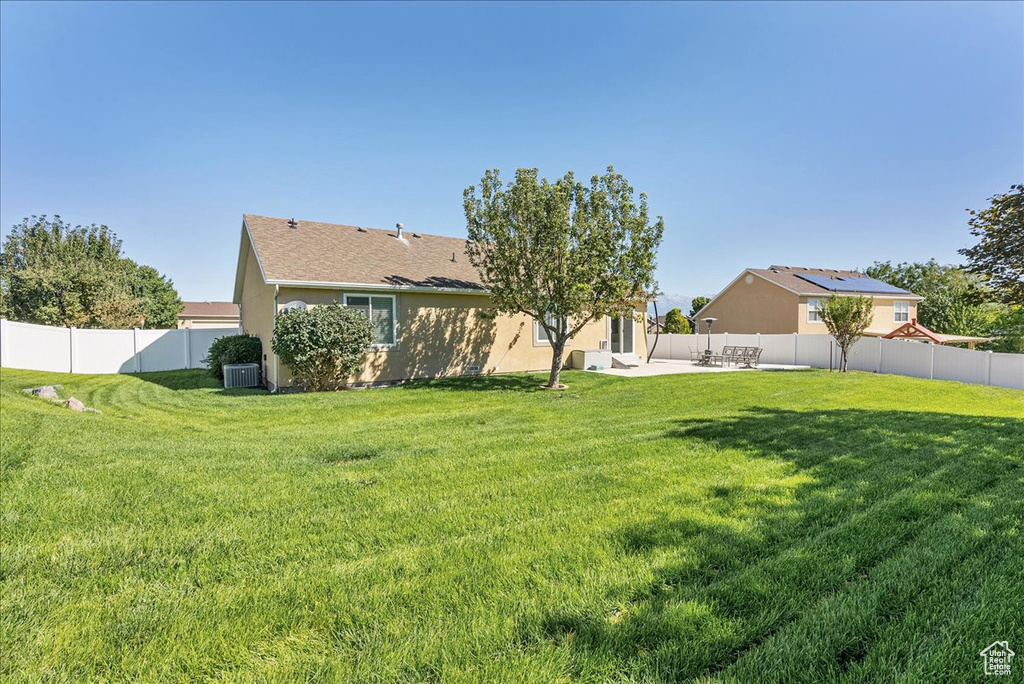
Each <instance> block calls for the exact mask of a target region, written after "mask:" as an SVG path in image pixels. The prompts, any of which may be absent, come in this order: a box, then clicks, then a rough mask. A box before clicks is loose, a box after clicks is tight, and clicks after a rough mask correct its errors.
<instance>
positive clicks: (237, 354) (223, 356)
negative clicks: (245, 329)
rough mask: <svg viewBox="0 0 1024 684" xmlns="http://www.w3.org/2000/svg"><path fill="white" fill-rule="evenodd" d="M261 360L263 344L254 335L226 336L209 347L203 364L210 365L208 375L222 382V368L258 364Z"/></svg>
mask: <svg viewBox="0 0 1024 684" xmlns="http://www.w3.org/2000/svg"><path fill="white" fill-rule="evenodd" d="M262 360H263V343H262V342H260V338H259V337H256V336H255V335H228V336H227V337H220V338H217V339H216V340H214V341H213V344H211V345H210V351H209V352H207V356H206V358H205V359H203V363H207V364H209V365H210V374H211V375H213V376H214V377H215V378H217V379H218V380H224V366H225V365H226V364H231V363H256V364H258V363H260V362H261V361H262Z"/></svg>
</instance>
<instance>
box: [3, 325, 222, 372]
mask: <svg viewBox="0 0 1024 684" xmlns="http://www.w3.org/2000/svg"><path fill="white" fill-rule="evenodd" d="M238 333H239V329H238V328H208V329H201V328H197V329H191V330H190V329H188V328H184V329H181V330H139V329H137V328H136V329H135V330H89V329H84V328H81V329H80V328H51V327H49V326H46V325H32V324H31V323H16V322H14V321H8V320H6V319H0V366H3V367H4V368H24V369H28V370H42V371H54V372H57V373H145V372H147V371H163V370H180V369H183V368H206V364H205V363H203V359H204V358H206V353H207V352H208V351H209V350H210V345H211V344H213V341H214V340H216V339H217V338H219V337H224V336H226V335H237V334H238Z"/></svg>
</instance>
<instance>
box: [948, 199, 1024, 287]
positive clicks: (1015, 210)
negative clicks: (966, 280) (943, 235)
mask: <svg viewBox="0 0 1024 684" xmlns="http://www.w3.org/2000/svg"><path fill="white" fill-rule="evenodd" d="M989 202H990V203H991V205H990V206H989V207H988V208H987V209H981V210H978V211H975V210H973V209H968V210H967V211H968V213H969V214H970V216H971V218H970V219H969V220H968V223H969V224H970V226H971V235H973V236H975V237H976V238H978V244H976V245H975V246H974V247H967V248H965V249H961V250H960V253H961V254H963V255H964V256H966V257H967V261H968V267H969V268H970V270H971V271H972V272H974V273H979V274H981V275H983V276H985V277H986V278H987V280H988V285H989V286H990V287H991V288H992V289H993V291H995V293H996V294H997V296H998V297H999V298H1000V299H1001V300H1002V301H1003V302H1004V303H1006V304H1010V305H1022V304H1024V185H1012V186H1010V191H1009V192H1007V193H1005V194H1002V195H995V196H993V197H991V198H989Z"/></svg>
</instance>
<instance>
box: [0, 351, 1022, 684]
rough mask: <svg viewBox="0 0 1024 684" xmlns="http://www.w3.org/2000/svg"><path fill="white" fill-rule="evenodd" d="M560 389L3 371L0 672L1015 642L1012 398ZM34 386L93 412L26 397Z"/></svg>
mask: <svg viewBox="0 0 1024 684" xmlns="http://www.w3.org/2000/svg"><path fill="white" fill-rule="evenodd" d="M566 379H567V382H568V383H569V390H568V391H565V392H546V391H538V390H537V387H538V385H539V384H540V382H541V379H540V378H539V377H536V376H533V377H531V376H505V377H493V378H473V379H458V380H447V381H435V382H425V383H415V384H411V385H407V386H405V387H400V388H392V389H385V390H371V391H350V392H343V393H335V394H321V395H295V394H293V395H284V396H271V395H268V394H265V393H259V392H252V391H234V392H224V391H222V390H220V389H218V388H217V387H216V385H215V384H214V383H213V382H212V381H210V380H209V379H207V378H206V377H205V376H204V375H202V374H201V373H198V372H188V371H183V372H176V373H164V374H145V375H139V376H123V375H122V376H66V375H65V376H58V375H53V374H45V373H35V372H27V371H13V370H4V371H3V373H2V378H0V399H2V411H0V414H2V416H0V417H2V429H3V432H2V439H3V441H2V446H3V449H2V451H3V454H2V455H3V465H2V535H3V538H2V555H0V570H2V578H0V581H2V584H0V589H2V596H0V601H2V603H0V608H2V613H0V616H2V641H0V664H2V665H0V677H2V678H3V679H5V680H7V681H39V680H43V681H81V680H107V681H121V680H137V681H197V680H198V681H202V680H217V681H367V682H389V681H497V682H527V681H531V682H532V681H537V682H545V681H595V682H597V681H613V682H614V681H637V682H663V681H702V682H703V681H709V682H833V681H834V682H875V681H901V682H921V681H958V682H959V681H974V680H983V679H984V677H983V675H982V669H981V658H980V657H979V655H978V652H979V651H980V650H981V649H983V648H984V647H985V646H987V645H988V644H989V643H991V642H993V641H995V640H997V639H998V640H1004V639H1008V640H1009V642H1010V647H1011V648H1012V649H1014V650H1016V651H1017V652H1018V653H1024V539H1022V531H1024V530H1022V525H1024V468H1022V467H1021V466H1022V463H1024V393H1022V392H1015V391H1011V390H999V389H994V388H987V387H977V386H968V385H961V384H956V383H943V382H929V381H919V380H913V379H908V378H900V377H893V376H874V375H868V374H858V373H851V374H849V375H846V376H840V375H837V374H830V373H828V372H823V371H822V372H819V371H806V372H763V373H731V374H714V375H690V376H662V377H652V378H642V379H622V378H614V377H608V376H601V375H594V374H581V373H567V374H566ZM54 382H60V383H62V384H63V385H64V386H65V387H64V389H63V391H62V396H64V397H66V396H69V395H74V396H76V397H78V398H80V399H82V400H84V401H85V403H86V404H87V405H89V406H95V407H97V408H99V409H101V410H102V411H103V414H102V415H90V414H86V415H80V414H74V413H72V412H70V411H67V410H64V409H61V408H59V407H55V406H51V405H49V404H47V403H45V402H43V401H41V400H37V399H33V398H30V397H27V396H25V395H23V394H22V393H21V389H22V388H25V387H30V386H35V385H39V384H42V383H54ZM1018 658H1024V656H1018ZM1013 670H1014V673H1013V677H1016V678H1018V679H1019V678H1020V677H1021V676H1022V675H1024V660H1022V661H1021V662H1020V663H1019V664H1018V663H1017V662H1014V663H1013ZM1017 670H1020V672H1019V673H1018V672H1017Z"/></svg>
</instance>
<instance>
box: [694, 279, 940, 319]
mask: <svg viewBox="0 0 1024 684" xmlns="http://www.w3.org/2000/svg"><path fill="white" fill-rule="evenodd" d="M831 295H837V296H842V295H855V296H862V297H871V298H872V299H874V314H875V315H874V320H873V321H872V322H871V325H870V326H868V329H867V330H866V331H865V333H864V334H865V335H870V336H881V335H885V334H887V333H889V332H892V331H893V330H894V329H896V328H898V327H899V326H901V325H903V324H904V323H908V322H910V321H912V320H914V319H916V318H917V303H918V302H919V301H921V299H922V297H919V296H918V295H916V294H914V293H913V292H908V291H906V290H902V289H900V288H898V287H894V286H893V285H889V284H888V283H883V282H881V281H879V280H875V279H873V278H869V277H867V276H866V275H864V274H863V273H859V272H857V271H837V270H833V269H827V268H800V267H796V266H769V267H768V268H748V269H746V270H744V271H743V272H742V273H740V274H739V275H738V276H736V278H735V279H734V280H733V281H732V282H731V283H729V285H728V286H726V288H725V289H724V290H722V291H721V292H719V293H718V294H717V295H716V296H715V297H714V298H713V299H712V300H711V301H710V302H708V303H707V304H706V305H705V306H704V307H703V308H702V309H701V310H700V311H698V312H697V315H696V316H695V317H694V318H695V319H696V320H697V321H698V322H701V321H703V319H705V318H715V319H717V320H716V321H715V323H714V324H713V330H714V331H715V332H729V333H766V334H772V333H775V334H778V333H801V334H822V335H827V334H828V330H827V329H826V328H825V324H824V323H823V322H822V320H821V317H820V315H819V307H820V306H821V303H822V301H824V300H826V299H828V298H829V297H830V296H831ZM704 331H705V326H704V324H703V323H701V332H704Z"/></svg>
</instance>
